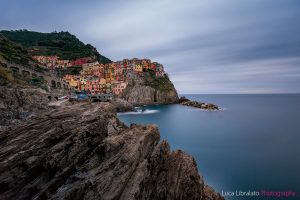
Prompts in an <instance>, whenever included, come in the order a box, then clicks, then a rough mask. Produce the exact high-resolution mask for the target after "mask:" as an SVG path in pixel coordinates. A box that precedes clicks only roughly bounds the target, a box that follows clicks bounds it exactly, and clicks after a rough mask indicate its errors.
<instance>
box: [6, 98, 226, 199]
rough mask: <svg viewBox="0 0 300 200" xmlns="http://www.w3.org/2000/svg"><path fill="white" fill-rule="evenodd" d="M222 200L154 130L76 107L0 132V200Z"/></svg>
mask: <svg viewBox="0 0 300 200" xmlns="http://www.w3.org/2000/svg"><path fill="white" fill-rule="evenodd" d="M32 198H34V199H72V200H73V199H198V200H201V199H205V200H208V199H222V198H221V197H220V196H219V195H218V194H217V193H215V192H214V191H213V190H212V189H211V188H210V187H208V186H206V185H205V184H204V182H203V178H202V177H201V176H200V175H199V174H198V171H197V167H196V163H195V161H194V159H193V158H192V157H191V156H189V155H187V154H185V153H184V152H182V151H180V150H178V151H170V148H169V145H168V143H167V142H166V141H162V142H160V135H159V131H158V129H157V127H156V126H154V125H148V126H140V125H132V126H131V127H126V126H125V125H124V124H123V123H121V122H120V121H119V120H118V118H117V117H116V113H115V108H114V107H113V106H112V104H110V103H96V104H90V103H85V104H83V103H82V104H75V105H70V106H65V107H62V108H57V109H54V110H52V111H49V112H46V113H44V114H43V115H41V116H40V117H36V118H33V119H31V120H29V121H28V122H27V123H26V124H23V125H20V126H17V127H15V128H10V129H8V130H6V131H2V132H0V199H32Z"/></svg>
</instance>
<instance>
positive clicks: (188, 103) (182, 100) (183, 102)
mask: <svg viewBox="0 0 300 200" xmlns="http://www.w3.org/2000/svg"><path fill="white" fill-rule="evenodd" d="M178 103H179V104H181V105H184V106H191V107H195V108H200V109H204V110H219V107H218V106H217V105H215V104H212V103H201V102H198V101H191V100H189V99H187V98H185V97H180V99H179V100H178Z"/></svg>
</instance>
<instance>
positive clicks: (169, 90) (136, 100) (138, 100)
mask: <svg viewBox="0 0 300 200" xmlns="http://www.w3.org/2000/svg"><path fill="white" fill-rule="evenodd" d="M123 97H124V98H125V99H126V100H127V101H128V102H129V103H132V104H134V105H150V104H172V103H176V102H177V101H178V94H177V91H176V89H175V87H174V85H173V83H172V82H171V81H170V80H169V79H168V78H166V77H161V78H157V77H156V78H153V79H150V81H149V80H148V79H147V78H145V79H143V80H140V81H132V82H130V83H129V85H128V86H127V88H126V90H125V91H124V93H123Z"/></svg>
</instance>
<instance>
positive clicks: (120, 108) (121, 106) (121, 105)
mask: <svg viewBox="0 0 300 200" xmlns="http://www.w3.org/2000/svg"><path fill="white" fill-rule="evenodd" d="M109 102H110V103H111V104H113V105H114V106H115V107H116V111H117V112H128V111H134V107H133V105H132V104H131V103H129V102H128V101H126V100H124V99H119V98H117V99H113V100H110V101H109Z"/></svg>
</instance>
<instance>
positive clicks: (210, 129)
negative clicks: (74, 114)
mask: <svg viewBox="0 0 300 200" xmlns="http://www.w3.org/2000/svg"><path fill="white" fill-rule="evenodd" d="M181 96H185V97H187V98H189V99H191V100H197V101H200V102H206V103H214V104H217V105H218V106H219V107H220V108H221V110H219V111H205V110H201V109H198V108H192V107H187V106H183V105H153V106H143V107H141V108H136V110H137V112H128V113H119V114H118V116H119V119H120V120H121V121H123V122H124V123H125V124H127V125H130V124H131V123H136V124H156V125H158V127H159V130H160V135H161V140H167V141H168V143H169V144H170V146H171V149H172V150H176V149H181V150H183V151H185V152H186V153H188V154H190V155H192V156H193V157H194V158H195V160H196V162H197V167H198V170H199V173H200V174H201V176H203V178H204V181H205V182H206V184H208V185H210V186H212V187H213V188H214V189H215V190H216V191H217V192H219V193H221V194H222V195H223V196H224V197H225V199H300V94H194V95H190V94H189V95H181ZM289 192H290V193H289Z"/></svg>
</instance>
